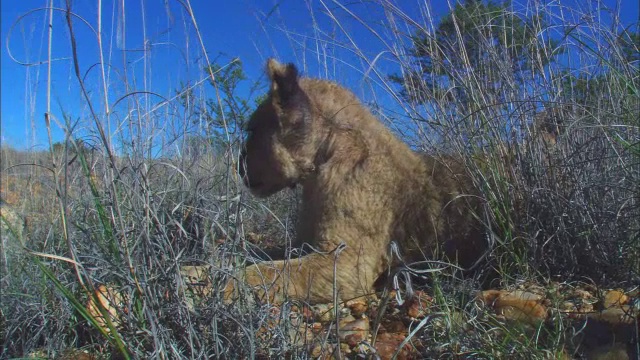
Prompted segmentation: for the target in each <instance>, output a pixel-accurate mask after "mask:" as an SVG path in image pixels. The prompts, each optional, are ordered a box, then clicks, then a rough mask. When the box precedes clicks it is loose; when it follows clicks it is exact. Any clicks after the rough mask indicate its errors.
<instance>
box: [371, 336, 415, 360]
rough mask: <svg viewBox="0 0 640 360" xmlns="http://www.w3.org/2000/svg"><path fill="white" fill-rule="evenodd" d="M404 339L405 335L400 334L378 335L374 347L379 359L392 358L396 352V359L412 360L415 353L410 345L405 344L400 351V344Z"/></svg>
mask: <svg viewBox="0 0 640 360" xmlns="http://www.w3.org/2000/svg"><path fill="white" fill-rule="evenodd" d="M405 338H406V335H405V334H400V333H380V334H378V337H377V338H376V343H375V344H374V347H375V349H376V352H377V354H378V356H379V357H380V359H383V360H387V359H391V358H393V355H394V354H395V353H396V351H397V352H398V355H397V356H396V359H399V360H405V359H412V358H413V357H414V355H415V351H414V349H413V347H412V346H411V345H410V344H406V345H405V346H404V347H403V348H402V349H400V344H401V343H402V342H403V341H404V339H405Z"/></svg>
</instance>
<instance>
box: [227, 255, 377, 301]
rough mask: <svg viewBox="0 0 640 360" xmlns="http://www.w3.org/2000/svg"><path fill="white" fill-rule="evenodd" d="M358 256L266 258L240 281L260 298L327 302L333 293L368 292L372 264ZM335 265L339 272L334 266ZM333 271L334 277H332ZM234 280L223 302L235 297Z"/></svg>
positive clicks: (350, 295) (373, 270)
mask: <svg viewBox="0 0 640 360" xmlns="http://www.w3.org/2000/svg"><path fill="white" fill-rule="evenodd" d="M361 259H362V257H360V256H353V255H352V254H349V253H348V252H347V253H346V254H343V255H341V256H339V257H338V258H337V260H336V257H335V256H334V255H333V254H328V255H325V254H311V255H307V256H304V257H301V258H298V259H291V260H280V261H266V262H262V263H259V264H255V265H251V266H249V267H247V268H246V269H245V278H244V282H245V283H246V284H247V285H249V286H250V287H251V289H252V290H253V291H254V293H255V294H256V295H257V296H258V298H259V300H260V301H263V302H266V301H269V302H272V303H282V302H283V301H285V300H286V299H297V300H303V301H308V302H310V303H328V302H331V301H333V294H334V292H335V291H337V295H338V297H339V298H340V299H342V300H347V299H350V298H355V297H358V296H364V295H369V294H371V293H372V290H373V284H374V282H375V280H376V276H377V269H376V266H372V265H374V264H373V263H363V262H362V261H360V260H361ZM336 266H337V267H339V268H340V269H341V270H340V271H339V272H336V271H335V268H336ZM335 274H337V276H335ZM235 286H236V284H235V281H232V282H231V283H230V284H229V285H227V287H226V288H225V291H224V298H225V301H231V300H232V299H233V298H234V297H235V296H237V291H236V287H235Z"/></svg>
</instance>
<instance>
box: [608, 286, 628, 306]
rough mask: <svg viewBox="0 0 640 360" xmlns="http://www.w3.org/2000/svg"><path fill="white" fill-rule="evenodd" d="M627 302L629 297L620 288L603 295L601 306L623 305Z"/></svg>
mask: <svg viewBox="0 0 640 360" xmlns="http://www.w3.org/2000/svg"><path fill="white" fill-rule="evenodd" d="M628 302H629V297H628V296H627V295H625V293H624V292H622V291H621V290H611V291H609V292H607V293H606V294H605V295H604V300H603V306H604V308H605V309H608V308H610V307H614V306H618V307H619V306H621V305H625V304H627V303H628Z"/></svg>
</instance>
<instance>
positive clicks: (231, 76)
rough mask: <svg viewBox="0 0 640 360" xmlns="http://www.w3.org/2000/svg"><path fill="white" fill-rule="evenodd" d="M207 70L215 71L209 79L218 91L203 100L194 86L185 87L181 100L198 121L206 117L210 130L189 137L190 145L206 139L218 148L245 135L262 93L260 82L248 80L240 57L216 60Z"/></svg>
mask: <svg viewBox="0 0 640 360" xmlns="http://www.w3.org/2000/svg"><path fill="white" fill-rule="evenodd" d="M205 72H206V73H207V74H213V80H212V79H210V80H209V83H210V84H211V86H212V88H213V89H214V93H213V94H211V95H210V96H208V97H207V98H206V99H205V100H204V101H199V99H196V96H195V94H194V92H193V90H192V89H190V88H188V87H186V86H185V87H184V88H183V89H182V90H181V91H179V92H178V93H180V94H181V96H180V102H181V103H182V106H184V107H185V109H187V111H188V113H189V116H190V119H191V121H192V122H193V123H194V124H197V123H200V122H201V121H204V122H205V123H206V125H207V126H205V127H203V128H205V129H206V133H204V134H202V133H201V134H197V135H196V136H194V137H192V138H191V139H189V143H190V145H193V144H199V143H201V142H202V141H203V140H204V141H206V142H208V143H209V145H213V147H214V148H225V147H227V146H229V145H231V144H233V143H235V142H237V141H238V140H239V139H240V138H241V135H242V129H243V126H244V124H245V123H246V122H247V121H248V119H249V116H250V115H251V113H252V112H253V109H254V108H255V104H256V103H257V102H259V101H260V99H261V97H260V96H257V95H256V92H257V91H258V90H259V89H260V84H259V82H257V81H256V82H252V83H249V84H247V82H248V80H247V76H246V74H245V72H244V68H243V65H242V61H241V60H240V59H238V58H235V59H233V60H232V61H231V62H229V63H227V64H224V65H221V64H219V63H217V62H214V63H212V64H210V65H209V66H207V67H206V68H205Z"/></svg>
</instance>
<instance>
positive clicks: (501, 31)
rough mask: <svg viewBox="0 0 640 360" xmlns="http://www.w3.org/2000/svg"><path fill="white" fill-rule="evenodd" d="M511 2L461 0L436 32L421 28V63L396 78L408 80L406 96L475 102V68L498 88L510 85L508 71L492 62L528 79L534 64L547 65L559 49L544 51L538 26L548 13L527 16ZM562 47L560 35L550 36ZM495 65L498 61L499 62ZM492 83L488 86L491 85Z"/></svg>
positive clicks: (417, 46) (416, 46)
mask: <svg viewBox="0 0 640 360" xmlns="http://www.w3.org/2000/svg"><path fill="white" fill-rule="evenodd" d="M509 8H510V2H504V3H496V2H493V1H489V2H486V3H485V2H483V1H477V0H467V1H465V2H464V3H458V4H456V5H455V7H454V8H453V10H452V11H451V12H450V13H449V14H447V15H446V16H445V17H443V19H442V20H441V21H440V23H439V24H438V25H437V27H436V29H435V32H434V33H432V34H431V33H427V32H422V31H421V32H418V33H416V34H415V35H414V36H413V37H412V42H413V46H412V48H411V49H410V50H409V54H410V55H411V57H412V58H413V59H414V60H415V66H414V67H413V70H411V71H410V72H409V73H405V74H404V77H401V76H398V75H394V76H391V80H392V81H394V82H396V83H398V84H400V85H402V87H403V89H402V94H403V95H404V96H405V98H407V99H409V100H412V101H416V102H419V103H424V102H427V101H428V99H430V98H431V97H439V98H440V97H445V98H447V99H448V101H449V102H451V103H458V104H465V105H469V104H470V103H471V102H472V97H473V94H470V91H469V90H468V89H467V88H466V86H465V78H466V77H468V76H469V75H470V74H473V76H474V77H476V78H479V80H480V81H481V82H482V83H483V84H484V85H485V87H486V90H487V91H492V92H497V91H499V90H500V89H501V88H502V87H503V85H504V79H503V74H501V73H500V72H497V71H486V70H487V69H491V68H492V66H490V65H491V64H492V63H495V62H499V63H503V64H506V66H504V69H501V70H502V71H504V72H511V73H512V74H513V78H515V79H516V81H518V82H519V83H523V82H524V81H525V80H527V78H526V77H525V76H524V75H525V74H527V73H531V69H532V68H533V67H534V66H536V67H541V66H545V65H547V64H548V63H550V62H551V61H553V60H554V57H555V56H556V55H557V53H558V52H555V53H554V52H544V51H540V49H539V47H540V45H541V39H539V38H538V37H539V31H538V30H537V29H539V28H544V26H545V25H544V24H545V19H544V18H543V17H542V15H533V16H531V17H529V18H521V17H519V16H518V14H515V13H514V12H512V11H510V10H509ZM546 43H547V47H548V48H550V49H556V48H558V46H557V41H555V40H552V39H547V40H546ZM493 68H495V66H493ZM487 85H488V86H487Z"/></svg>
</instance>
